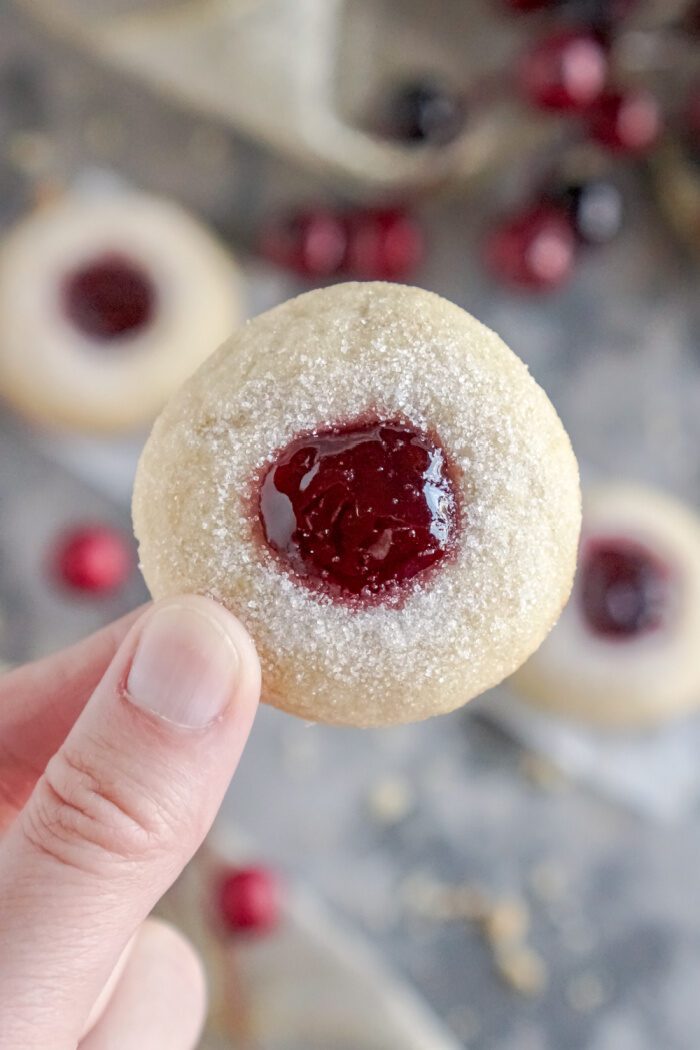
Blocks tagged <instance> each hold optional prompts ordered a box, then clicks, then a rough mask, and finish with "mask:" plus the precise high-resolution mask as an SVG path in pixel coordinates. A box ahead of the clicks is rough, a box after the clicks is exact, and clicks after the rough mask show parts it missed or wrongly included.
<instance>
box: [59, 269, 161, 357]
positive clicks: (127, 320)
mask: <svg viewBox="0 0 700 1050" xmlns="http://www.w3.org/2000/svg"><path fill="white" fill-rule="evenodd" d="M63 301H64V309H65V311H66V314H67V316H68V318H69V319H70V320H71V321H72V323H73V324H74V325H75V326H76V328H78V329H80V331H81V332H83V333H84V334H85V335H87V336H89V337H90V338H91V339H98V340H102V341H104V342H109V341H110V340H112V339H120V338H123V337H124V336H130V335H136V334H137V333H138V332H139V331H140V330H141V329H142V328H144V327H145V326H146V325H147V324H148V323H149V322H150V321H151V319H152V317H153V313H154V311H155V305H156V290H155V288H154V286H153V282H152V281H151V279H150V277H149V276H148V274H147V273H146V272H145V271H144V270H142V269H141V267H140V266H138V265H137V264H136V263H134V262H132V261H131V260H130V259H127V258H126V257H124V256H121V255H117V254H105V255H102V256H100V257H99V258H97V259H93V260H92V262H89V263H87V264H86V265H85V266H82V267H81V268H80V269H78V270H75V271H74V272H73V273H72V274H70V275H69V276H68V278H67V280H66V282H65V284H64V287H63Z"/></svg>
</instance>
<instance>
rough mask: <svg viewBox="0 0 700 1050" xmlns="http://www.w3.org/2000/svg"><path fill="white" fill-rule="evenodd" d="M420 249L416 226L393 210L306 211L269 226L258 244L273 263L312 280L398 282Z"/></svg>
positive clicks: (412, 266) (418, 256)
mask: <svg viewBox="0 0 700 1050" xmlns="http://www.w3.org/2000/svg"><path fill="white" fill-rule="evenodd" d="M423 249H424V244H423V234H422V231H421V229H420V227H419V225H418V224H417V222H416V221H415V220H414V219H413V218H411V216H410V215H408V214H407V213H406V212H404V211H401V210H399V209H397V208H355V209H343V210H337V211H335V210H333V209H330V208H327V209H325V210H324V209H317V210H314V211H312V210H306V211H302V212H299V213H297V214H296V215H292V216H291V217H287V218H286V219H283V220H281V221H275V222H273V223H270V224H269V225H268V226H267V227H266V229H265V230H264V231H263V235H262V238H261V241H260V250H261V252H262V253H263V255H265V256H266V257H267V258H268V259H270V260H271V261H272V262H275V263H277V264H278V265H280V266H284V267H285V268H286V269H289V270H292V271H293V272H295V273H298V274H301V275H302V276H304V277H311V278H314V279H316V280H329V279H332V278H334V277H341V276H345V277H355V278H358V279H360V280H384V281H396V280H402V279H405V278H407V277H409V276H410V275H411V274H412V273H413V272H414V270H415V269H416V267H417V266H418V265H419V263H420V262H421V260H422V258H423Z"/></svg>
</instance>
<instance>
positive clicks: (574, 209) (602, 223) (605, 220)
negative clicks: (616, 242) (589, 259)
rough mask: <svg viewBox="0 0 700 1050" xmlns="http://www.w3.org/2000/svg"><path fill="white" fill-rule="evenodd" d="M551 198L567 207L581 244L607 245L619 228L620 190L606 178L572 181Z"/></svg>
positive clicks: (622, 206)
mask: <svg viewBox="0 0 700 1050" xmlns="http://www.w3.org/2000/svg"><path fill="white" fill-rule="evenodd" d="M552 197H553V199H554V200H555V201H557V202H558V203H560V204H562V205H563V206H564V207H565V208H566V209H567V211H568V212H569V214H570V216H571V220H572V222H573V224H574V229H575V231H576V235H577V237H578V239H579V240H580V241H581V242H582V243H584V244H593V245H597V244H607V243H608V241H611V240H613V239H614V238H615V237H616V236H617V234H618V233H619V232H620V230H621V228H622V222H623V215H624V204H623V199H622V193H621V192H620V189H619V187H618V186H617V185H616V184H615V183H614V182H612V181H610V180H609V179H589V180H588V181H587V182H577V183H571V184H570V185H568V186H565V187H563V188H562V189H561V190H559V191H555V193H553V194H552Z"/></svg>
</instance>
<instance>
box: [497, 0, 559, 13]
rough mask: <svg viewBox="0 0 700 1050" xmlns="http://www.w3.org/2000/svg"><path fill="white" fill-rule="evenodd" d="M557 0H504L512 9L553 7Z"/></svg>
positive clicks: (537, 9)
mask: <svg viewBox="0 0 700 1050" xmlns="http://www.w3.org/2000/svg"><path fill="white" fill-rule="evenodd" d="M557 2H558V0H504V3H505V5H506V7H510V8H512V9H513V11H540V10H541V9H542V8H543V7H554V6H555V5H556V4H557Z"/></svg>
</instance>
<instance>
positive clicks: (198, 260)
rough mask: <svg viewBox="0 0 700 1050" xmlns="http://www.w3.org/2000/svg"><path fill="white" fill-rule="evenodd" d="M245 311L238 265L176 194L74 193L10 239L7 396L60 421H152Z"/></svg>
mask: <svg viewBox="0 0 700 1050" xmlns="http://www.w3.org/2000/svg"><path fill="white" fill-rule="evenodd" d="M241 319H242V310H241V289H240V278H239V274H238V269H237V267H236V265H235V264H234V263H233V261H232V259H231V258H230V256H229V254H228V253H227V252H226V250H225V249H224V248H223V247H222V246H221V245H220V244H219V242H218V241H217V240H216V238H215V237H214V236H213V235H212V234H211V233H209V231H208V230H206V229H205V228H204V227H203V226H202V225H201V224H200V223H199V221H198V220H196V219H195V218H194V217H193V216H191V215H189V214H188V213H187V212H185V211H184V210H183V209H182V208H180V207H179V206H178V205H176V204H173V203H170V202H169V201H165V200H162V199H158V198H155V197H150V196H146V195H145V194H141V193H135V192H134V193H132V192H123V193H116V194H109V195H104V196H99V197H79V196H66V197H64V198H63V199H61V200H60V201H57V202H55V203H52V204H49V205H46V206H44V207H41V208H38V209H37V210H35V211H34V212H33V213H32V214H31V215H29V216H28V217H26V218H25V219H23V220H22V221H20V222H19V223H18V224H17V226H16V227H15V228H14V229H13V230H11V231H10V232H9V233H8V234H7V235H6V236H5V238H4V240H3V241H2V243H1V244H0V393H1V394H2V395H3V396H4V397H5V398H6V399H7V400H8V401H9V402H10V403H11V404H13V405H14V406H15V407H16V408H18V409H19V410H20V411H21V412H23V413H24V414H25V415H27V416H29V417H30V418H31V419H34V420H36V421H38V422H40V423H44V424H47V425H49V426H58V427H69V428H72V429H74V430H80V431H96V432H109V431H120V430H128V429H131V428H135V427H138V426H140V425H143V424H146V423H150V422H152V420H153V419H154V418H155V416H156V415H157V414H158V412H159V411H160V410H161V408H162V407H163V405H164V404H165V402H166V401H167V399H168V398H169V397H170V396H171V394H172V393H173V392H174V391H175V390H177V388H178V387H179V386H180V385H181V384H182V382H183V381H184V380H185V379H186V378H187V376H189V375H190V374H191V373H192V372H193V371H194V370H195V368H196V367H197V366H198V365H199V364H201V362H202V361H203V360H204V359H205V358H206V357H207V356H208V355H209V354H210V353H211V352H212V350H215V349H216V348H217V346H218V345H219V344H220V342H221V340H222V339H224V338H225V336H226V335H228V333H229V332H230V331H231V329H232V328H234V327H235V326H236V325H237V324H239V323H240V321H241Z"/></svg>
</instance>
